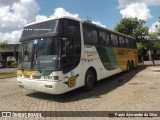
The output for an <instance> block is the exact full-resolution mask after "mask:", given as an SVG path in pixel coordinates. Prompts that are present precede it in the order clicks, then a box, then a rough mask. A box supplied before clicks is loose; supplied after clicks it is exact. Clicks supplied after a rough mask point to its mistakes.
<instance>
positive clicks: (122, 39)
mask: <svg viewBox="0 0 160 120" xmlns="http://www.w3.org/2000/svg"><path fill="white" fill-rule="evenodd" d="M119 45H120V46H124V45H125V41H124V37H122V36H119Z"/></svg>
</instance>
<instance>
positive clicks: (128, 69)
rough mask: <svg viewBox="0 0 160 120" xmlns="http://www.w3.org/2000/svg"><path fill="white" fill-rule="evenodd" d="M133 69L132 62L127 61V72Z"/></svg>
mask: <svg viewBox="0 0 160 120" xmlns="http://www.w3.org/2000/svg"><path fill="white" fill-rule="evenodd" d="M130 70H131V64H130V62H129V61H128V62H127V72H129V71H130Z"/></svg>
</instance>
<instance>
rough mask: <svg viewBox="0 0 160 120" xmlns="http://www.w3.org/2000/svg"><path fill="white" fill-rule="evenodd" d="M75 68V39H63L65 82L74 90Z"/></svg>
mask: <svg viewBox="0 0 160 120" xmlns="http://www.w3.org/2000/svg"><path fill="white" fill-rule="evenodd" d="M74 68H75V46H74V41H73V38H69V37H63V38H62V72H63V82H64V83H65V84H66V85H68V87H69V88H72V87H74V86H75V84H76V77H77V76H75V74H74V71H73V69H74Z"/></svg>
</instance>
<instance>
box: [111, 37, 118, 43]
mask: <svg viewBox="0 0 160 120" xmlns="http://www.w3.org/2000/svg"><path fill="white" fill-rule="evenodd" d="M111 43H112V45H114V46H117V45H118V37H117V35H114V34H111Z"/></svg>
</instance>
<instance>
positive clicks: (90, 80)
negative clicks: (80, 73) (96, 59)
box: [84, 69, 96, 91]
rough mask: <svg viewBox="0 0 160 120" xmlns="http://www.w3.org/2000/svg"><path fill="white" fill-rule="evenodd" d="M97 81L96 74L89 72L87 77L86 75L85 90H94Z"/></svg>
mask: <svg viewBox="0 0 160 120" xmlns="http://www.w3.org/2000/svg"><path fill="white" fill-rule="evenodd" d="M95 81H96V77H95V74H94V72H93V71H92V70H90V69H89V70H87V72H86V75H85V86H84V89H85V90H86V91H89V90H91V89H93V87H94V85H95Z"/></svg>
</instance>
